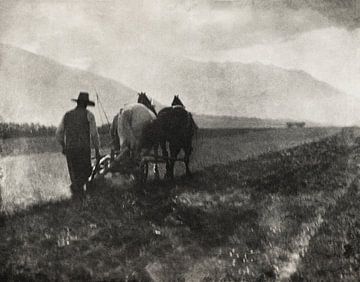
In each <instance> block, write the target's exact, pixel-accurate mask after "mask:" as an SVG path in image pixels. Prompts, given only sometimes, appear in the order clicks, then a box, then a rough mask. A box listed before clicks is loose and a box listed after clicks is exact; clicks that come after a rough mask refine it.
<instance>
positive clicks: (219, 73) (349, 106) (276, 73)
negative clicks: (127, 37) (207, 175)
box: [129, 60, 360, 125]
mask: <svg viewBox="0 0 360 282" xmlns="http://www.w3.org/2000/svg"><path fill="white" fill-rule="evenodd" d="M130 71H131V72H132V73H136V77H137V78H138V79H139V81H141V82H142V87H143V88H144V89H147V90H148V91H149V93H154V95H155V94H156V97H157V98H158V99H160V100H161V101H162V102H164V101H166V100H170V99H171V98H172V95H173V94H179V95H180V98H181V99H182V100H183V102H184V104H185V105H186V106H187V107H188V109H189V110H191V111H194V112H197V113H201V114H210V115H227V116H244V117H256V118H261V119H293V120H307V121H313V122H315V123H322V124H328V125H350V124H353V123H356V122H357V121H359V118H358V110H359V109H360V102H359V100H357V99H356V98H354V97H352V96H349V95H346V94H345V93H343V92H341V91H339V90H337V89H335V88H334V87H332V86H330V85H329V84H327V83H325V82H322V81H319V80H317V79H315V78H314V77H312V76H311V75H309V74H307V73H305V72H303V71H299V70H285V69H282V68H279V67H275V66H272V65H263V64H260V63H256V64H243V63H239V62H231V63H230V62H225V63H219V62H199V61H193V60H169V61H167V62H165V63H162V64H158V65H156V64H153V65H152V69H151V72H143V71H142V70H141V69H134V70H130ZM129 85H131V84H129Z"/></svg>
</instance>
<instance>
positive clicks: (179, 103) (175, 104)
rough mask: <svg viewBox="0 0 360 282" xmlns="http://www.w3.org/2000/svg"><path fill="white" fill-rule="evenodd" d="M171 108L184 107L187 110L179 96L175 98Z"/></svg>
mask: <svg viewBox="0 0 360 282" xmlns="http://www.w3.org/2000/svg"><path fill="white" fill-rule="evenodd" d="M171 106H173V107H176V106H178V107H182V108H184V109H185V106H184V104H183V102H181V100H180V98H179V95H175V96H174V99H173V101H172V103H171Z"/></svg>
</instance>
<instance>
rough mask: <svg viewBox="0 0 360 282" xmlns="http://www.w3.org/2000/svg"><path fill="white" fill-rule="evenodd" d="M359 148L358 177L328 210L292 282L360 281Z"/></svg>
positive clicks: (356, 157) (359, 157)
mask: <svg viewBox="0 0 360 282" xmlns="http://www.w3.org/2000/svg"><path fill="white" fill-rule="evenodd" d="M359 164H360V149H359V148H356V149H355V150H354V152H353V154H352V163H351V165H352V170H353V172H354V174H355V175H356V178H355V179H354V181H353V182H352V183H351V185H350V186H349V188H348V189H347V190H346V192H345V193H344V194H343V195H342V197H341V198H340V199H339V201H338V202H337V203H336V204H335V205H334V206H333V207H332V208H331V209H329V210H328V212H327V213H326V214H325V216H324V223H323V224H322V225H321V227H320V228H319V229H318V232H317V233H316V234H315V236H314V237H313V238H312V239H311V241H310V244H309V246H308V252H307V253H306V256H305V257H304V258H303V260H302V261H301V263H300V265H299V267H298V269H297V271H296V272H295V273H294V274H293V275H292V276H291V278H292V281H303V280H311V281H320V280H321V281H330V280H331V281H340V280H341V281H359V279H360V269H359V263H360V243H359V242H360V240H359V239H360V207H359V204H358V203H359V201H360V178H359V175H360V168H359Z"/></svg>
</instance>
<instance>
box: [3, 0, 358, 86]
mask: <svg viewBox="0 0 360 282" xmlns="http://www.w3.org/2000/svg"><path fill="white" fill-rule="evenodd" d="M9 2H11V4H9ZM0 3H1V6H0V13H1V14H0V15H1V16H2V17H1V19H0V23H1V25H0V32H1V33H0V41H1V42H4V43H8V44H11V45H15V46H17V47H20V48H24V49H27V50H29V51H32V52H35V53H38V54H40V55H44V56H47V57H50V58H52V59H55V60H57V61H59V62H61V63H63V64H65V65H69V66H77V67H80V68H82V69H85V70H89V71H92V72H95V73H99V74H101V75H104V76H108V77H111V78H114V79H118V80H120V81H122V82H125V83H128V84H130V86H132V85H134V84H135V81H136V80H137V77H136V76H137V73H136V72H135V71H134V69H139V68H144V69H148V71H151V69H152V68H154V67H155V66H154V62H155V63H156V62H158V61H161V60H162V61H164V62H166V60H171V59H174V58H175V59H176V58H184V57H191V58H195V59H196V58H198V59H199V58H205V57H206V58H207V59H209V60H210V59H216V58H217V59H219V60H224V59H226V60H240V61H261V62H265V63H269V64H275V65H278V66H281V67H284V68H296V69H303V70H304V71H307V72H309V73H311V74H312V75H314V76H315V77H316V78H319V79H322V80H325V81H327V82H329V83H332V84H333V85H335V86H337V87H339V88H341V89H343V90H346V91H347V92H350V93H355V92H357V89H359V88H358V87H357V86H356V84H357V83H356V81H357V79H358V77H357V72H358V69H357V68H358V66H357V64H356V63H355V62H354V61H355V60H356V59H357V58H358V54H357V50H358V49H357V48H358V47H357V46H358V45H357V43H358V42H357V35H356V34H357V33H356V31H354V30H353V29H351V28H350V26H351V24H350V23H351V22H354V20H353V16H352V15H353V14H354V10H353V9H352V7H351V5H345V4H343V3H342V2H341V1H336V0H331V1H330V0H316V1H315V0H306V1H305V0H297V1H295V0H293V1H288V0H286V1H285V0H276V1H275V0H268V1H257V0H256V1H248V0H238V1H233V2H229V1H228V2H227V3H232V4H231V5H230V4H224V3H220V5H219V1H211V0H194V1H189V0H182V1H173V0H152V1H150V0H149V1H146V0H134V1H115V0H101V1H99V0H83V1H82V0H77V1H71V0H68V1H67V0H63V1H50V0H34V1H19V0H18V1H2V2H0ZM234 3H235V4H234ZM251 3H254V5H251ZM346 19H349V20H346ZM345 43H346V44H345ZM345 45H346V46H345ZM206 54H207V55H206ZM138 84H140V85H141V82H138Z"/></svg>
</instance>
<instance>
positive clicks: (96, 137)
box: [87, 111, 100, 157]
mask: <svg viewBox="0 0 360 282" xmlns="http://www.w3.org/2000/svg"><path fill="white" fill-rule="evenodd" d="M87 117H88V121H89V127H90V138H91V141H92V143H93V145H94V148H95V154H96V157H99V156H100V153H99V148H100V138H99V133H98V131H97V127H96V122H95V117H94V115H93V114H92V113H91V112H90V111H88V114H87Z"/></svg>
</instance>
